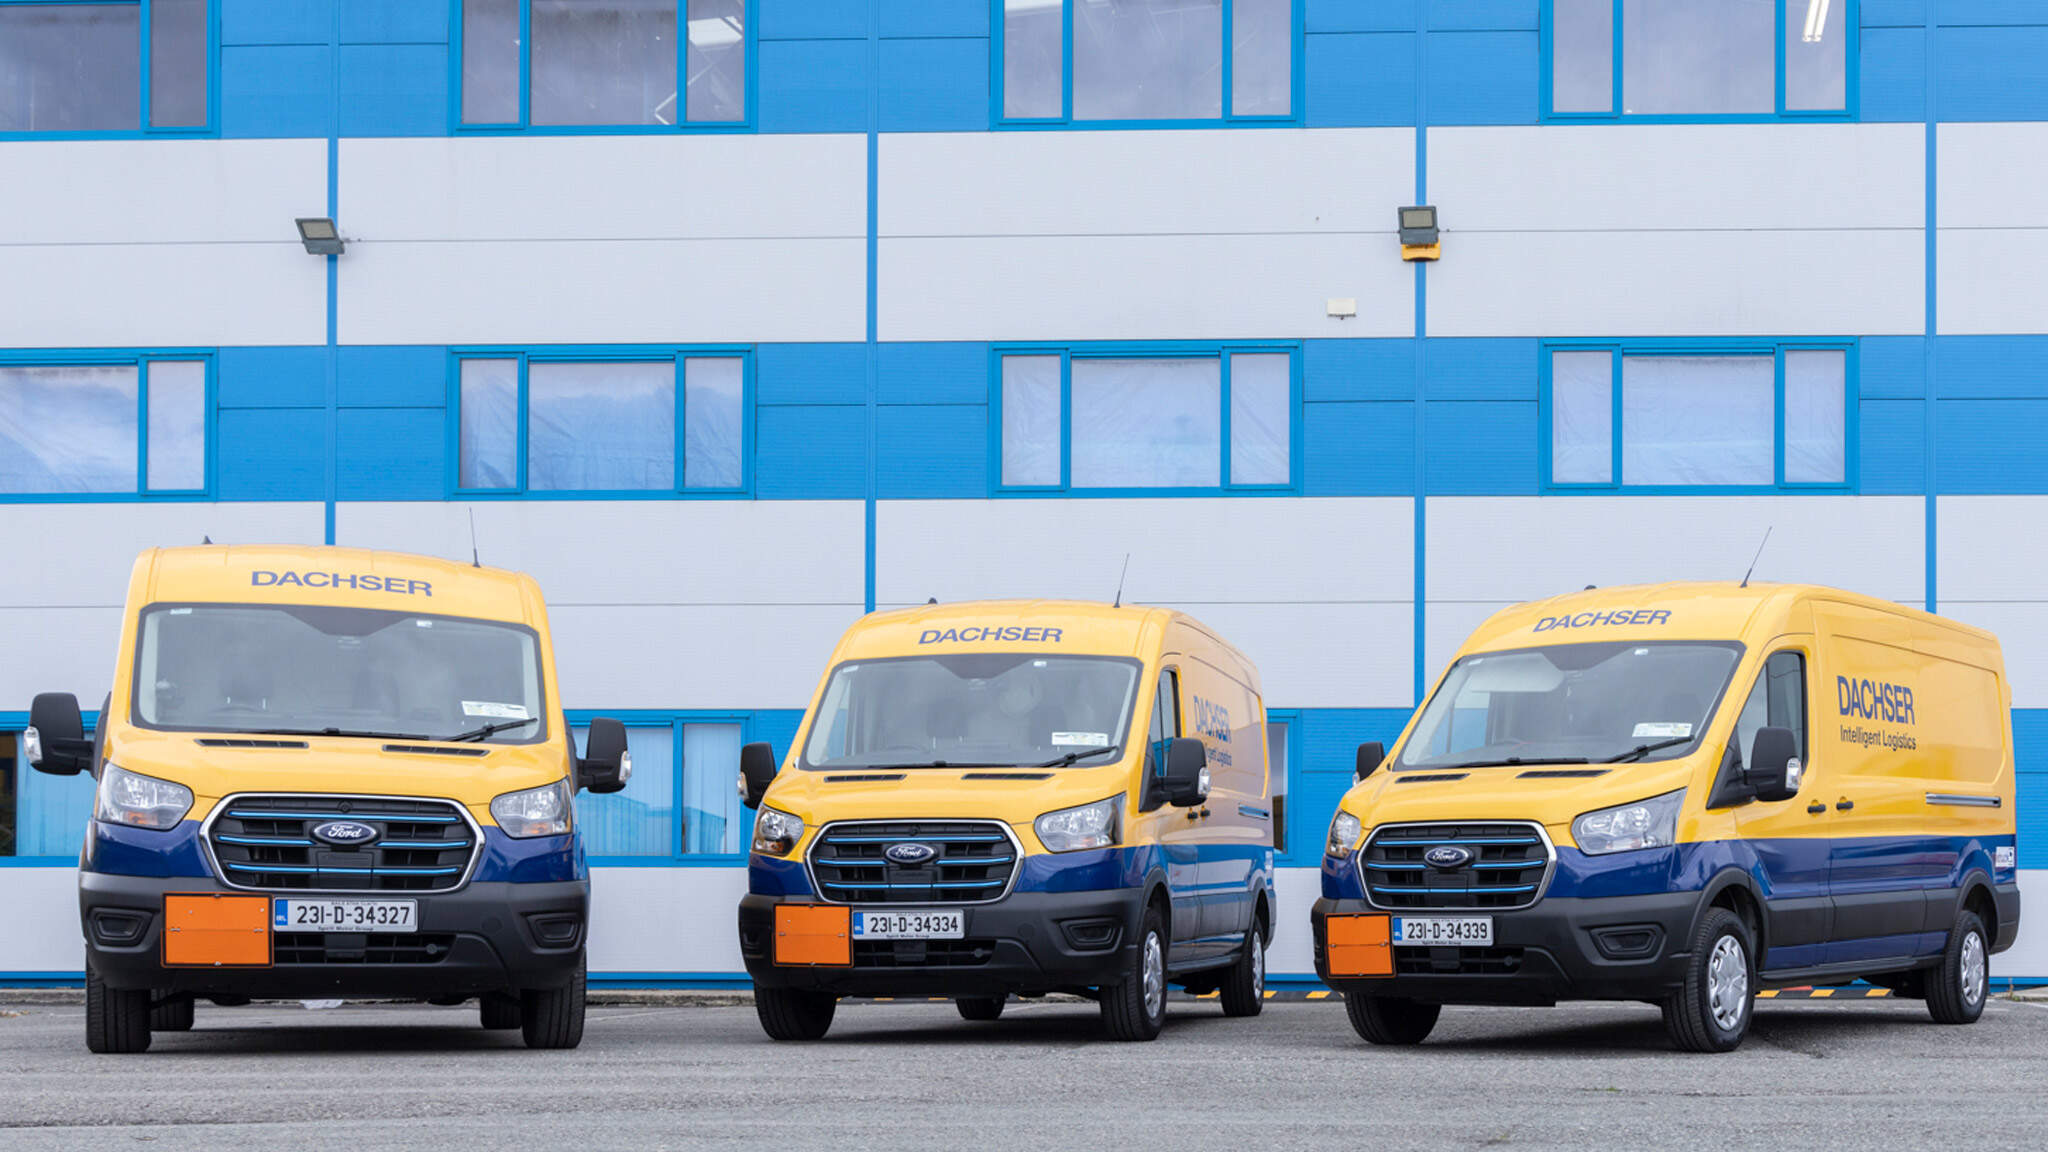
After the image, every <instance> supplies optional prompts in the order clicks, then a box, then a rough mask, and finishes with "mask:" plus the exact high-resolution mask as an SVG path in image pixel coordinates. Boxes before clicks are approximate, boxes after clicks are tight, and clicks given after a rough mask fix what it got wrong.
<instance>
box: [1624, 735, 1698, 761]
mask: <svg viewBox="0 0 2048 1152" xmlns="http://www.w3.org/2000/svg"><path fill="white" fill-rule="evenodd" d="M1692 741H1693V738H1692V737H1690V736H1673V737H1672V738H1671V739H1669V740H1658V741H1656V742H1655V743H1651V744H1638V745H1636V746H1635V747H1633V748H1631V749H1629V750H1628V751H1626V752H1623V753H1622V754H1621V755H1619V756H1609V757H1608V758H1607V759H1605V760H1602V761H1601V763H1602V764H1619V763H1621V762H1622V761H1624V760H1640V759H1642V758H1643V757H1645V756H1648V755H1649V754H1650V753H1652V752H1655V751H1657V750H1658V749H1659V748H1676V747H1677V746H1678V745H1680V744H1690V743H1692Z"/></svg>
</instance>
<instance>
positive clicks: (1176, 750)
mask: <svg viewBox="0 0 2048 1152" xmlns="http://www.w3.org/2000/svg"><path fill="white" fill-rule="evenodd" d="M1160 785H1161V791H1163V792H1164V793H1165V794H1166V802H1167V803H1168V804H1171V805H1173V806H1174V807H1175V808H1193V807H1194V806H1195V805H1197V804H1200V803H1201V802H1202V801H1204V800H1207V799H1208V798H1209V750H1208V749H1207V748H1204V747H1202V742H1201V741H1200V740H1197V739H1195V738H1194V737H1192V736H1178V737H1175V738H1174V741H1173V743H1171V744H1168V745H1167V746H1166V777H1165V779H1163V780H1161V781H1160Z"/></svg>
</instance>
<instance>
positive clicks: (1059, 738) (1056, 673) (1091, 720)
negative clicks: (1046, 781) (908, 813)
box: [804, 652, 1138, 768]
mask: <svg viewBox="0 0 2048 1152" xmlns="http://www.w3.org/2000/svg"><path fill="white" fill-rule="evenodd" d="M1137 687H1138V664H1137V662H1136V661H1134V660H1118V659H1114V658H1110V657H1092V658H1091V657H1079V656H1036V655H1032V654H1031V653H1028V652H1024V653H1013V652H1003V653H986V652H977V653H969V654H963V655H957V656H917V657H910V658H905V659H900V660H870V661H863V662H860V663H855V664H842V665H840V666H839V667H838V668H836V669H834V670H833V672H832V679H831V680H830V682H828V683H827V684H826V685H825V698H824V702H823V703H822V704H820V705H819V706H818V714H817V717H816V718H815V719H814V720H813V721H812V722H811V733H810V739H809V740H808V741H807V742H806V743H805V745H804V766H805V767H807V768H877V767H911V768H934V767H954V766H959V767H965V766H970V765H972V766H993V767H1014V766H1017V765H1026V764H1029V765H1040V766H1044V767H1058V766H1063V765H1066V764H1081V765H1089V764H1106V763H1110V762H1112V761H1114V760H1116V759H1117V758H1118V757H1119V756H1120V754H1121V749H1122V748H1123V747H1124V744H1125V739H1124V737H1125V733H1126V730H1127V729H1128V728H1129V726H1130V721H1131V707H1132V704H1133V701H1134V699H1135V697H1136V695H1137Z"/></svg>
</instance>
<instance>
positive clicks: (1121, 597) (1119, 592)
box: [1110, 552, 1131, 608]
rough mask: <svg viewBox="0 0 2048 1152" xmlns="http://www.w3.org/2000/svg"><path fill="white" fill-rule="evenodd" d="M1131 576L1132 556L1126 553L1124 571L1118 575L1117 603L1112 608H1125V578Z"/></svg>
mask: <svg viewBox="0 0 2048 1152" xmlns="http://www.w3.org/2000/svg"><path fill="white" fill-rule="evenodd" d="M1130 574H1131V554H1130V553H1129V552H1126V553H1124V570H1123V571H1121V572H1119V573H1117V574H1116V603H1114V604H1111V605H1110V607H1111V608H1121V607H1123V606H1124V577H1126V576H1128V575H1130Z"/></svg>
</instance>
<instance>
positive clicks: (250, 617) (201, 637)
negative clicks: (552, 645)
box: [134, 604, 547, 744]
mask: <svg viewBox="0 0 2048 1152" xmlns="http://www.w3.org/2000/svg"><path fill="white" fill-rule="evenodd" d="M542 703H543V702H542V700H541V683H540V646H539V641H538V639H537V638H536V637H535V635H534V633H533V632H532V631H531V630H529V629H527V628H524V627H521V626H519V625H515V624H500V623H495V622H492V621H487V620H467V619H457V618H454V617H449V616H425V615H419V614H416V613H410V612H384V611H376V610H373V609H368V608H336V607H326V606H321V607H312V606H302V605H282V606H269V605H263V606H258V605H242V604H195V605H190V606H176V607H174V606H169V605H157V606H154V607H151V608H149V609H148V610H146V611H145V612H144V613H143V614H142V638H141V642H140V643H139V645H138V646H137V650H136V654H135V706H134V715H135V722H136V723H137V724H138V725H141V726H142V727H145V728H167V729H174V730H179V731H201V732H264V733H275V734H298V735H312V736H318V735H333V736H348V735H361V736H379V737H387V738H403V739H414V740H449V739H453V738H455V737H457V736H462V737H465V738H467V739H471V740H482V741H486V742H488V743H492V744H531V743H536V742H538V741H541V740H544V739H546V738H547V732H546V722H545V720H544V719H543V713H542ZM486 728H490V729H494V730H493V731H482V730H484V729H486ZM480 733H481V734H480Z"/></svg>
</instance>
